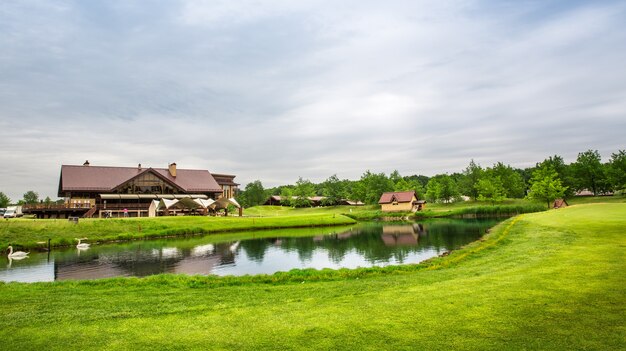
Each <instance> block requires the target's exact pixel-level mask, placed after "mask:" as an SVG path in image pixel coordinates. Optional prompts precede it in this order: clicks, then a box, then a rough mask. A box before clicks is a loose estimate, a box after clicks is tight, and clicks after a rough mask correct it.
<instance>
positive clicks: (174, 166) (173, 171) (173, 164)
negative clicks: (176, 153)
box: [169, 162, 176, 177]
mask: <svg viewBox="0 0 626 351" xmlns="http://www.w3.org/2000/svg"><path fill="white" fill-rule="evenodd" d="M169 169H170V175H171V176H172V177H176V163H173V162H172V164H170V165H169Z"/></svg>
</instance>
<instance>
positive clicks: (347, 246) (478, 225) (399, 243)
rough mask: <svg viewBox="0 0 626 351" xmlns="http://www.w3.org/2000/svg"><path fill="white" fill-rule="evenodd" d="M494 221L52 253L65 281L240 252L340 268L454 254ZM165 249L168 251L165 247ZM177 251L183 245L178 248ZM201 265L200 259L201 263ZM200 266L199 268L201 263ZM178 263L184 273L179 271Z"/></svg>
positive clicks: (173, 268)
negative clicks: (351, 260)
mask: <svg viewBox="0 0 626 351" xmlns="http://www.w3.org/2000/svg"><path fill="white" fill-rule="evenodd" d="M497 222H498V221H497V220H450V219H445V220H430V221H424V222H419V223H413V224H383V223H371V224H362V225H360V226H359V227H357V228H353V229H351V230H347V231H344V232H341V233H336V234H329V235H318V236H315V237H312V236H309V237H281V238H265V239H252V240H243V241H241V242H239V244H238V245H237V244H236V243H233V242H224V243H215V244H209V245H206V244H205V245H200V246H197V245H196V246H193V247H184V246H183V247H181V248H177V247H176V244H175V243H173V242H169V243H167V244H165V245H164V243H163V242H159V241H155V242H150V241H146V242H142V243H133V244H126V245H115V246H111V247H108V248H106V247H101V248H99V249H90V250H87V251H83V252H80V255H77V253H76V252H75V250H68V251H66V252H58V251H57V252H55V253H54V256H55V257H54V261H55V263H54V265H55V274H59V273H60V274H64V275H66V276H68V277H71V276H74V275H78V274H82V273H80V272H79V269H82V268H80V267H79V266H82V267H84V269H85V270H96V269H97V270H98V271H99V272H100V274H103V275H105V276H106V274H109V273H110V274H111V275H113V274H115V275H134V276H146V275H151V274H158V273H164V272H179V270H180V269H186V268H185V267H191V266H193V267H192V268H193V269H196V268H197V269H203V267H205V266H206V267H207V268H206V269H207V272H209V271H210V270H211V269H212V268H211V267H213V266H214V265H218V266H220V265H222V266H223V265H233V264H235V263H236V258H237V257H236V256H237V255H238V254H241V253H245V254H246V255H247V257H248V258H249V259H250V260H253V261H256V262H262V261H263V260H264V258H265V255H266V253H267V252H268V250H269V249H270V248H277V249H279V250H281V251H283V252H295V253H297V255H298V257H299V258H300V260H301V261H303V262H310V261H312V260H313V257H314V255H315V253H316V250H317V252H318V253H320V252H321V253H323V254H326V255H327V256H328V259H329V260H330V261H331V262H333V263H335V264H340V263H341V262H342V261H343V260H344V259H345V257H346V255H348V254H349V253H355V254H357V255H360V256H361V257H363V259H364V260H366V261H367V262H370V263H382V262H385V263H387V262H390V261H395V262H400V263H402V262H405V261H406V259H407V257H408V256H409V255H410V254H412V253H418V252H420V251H423V250H431V249H432V250H435V251H437V252H440V251H443V250H452V249H457V248H459V247H461V246H463V245H466V244H467V243H469V242H472V241H475V240H477V239H478V238H480V237H481V236H482V234H483V233H484V232H485V229H487V228H489V227H492V226H493V225H495V224H496V223H497ZM164 246H167V247H164ZM181 246H182V245H181ZM201 260H205V261H206V262H204V261H201ZM201 262H203V263H201ZM181 264H182V266H183V268H181Z"/></svg>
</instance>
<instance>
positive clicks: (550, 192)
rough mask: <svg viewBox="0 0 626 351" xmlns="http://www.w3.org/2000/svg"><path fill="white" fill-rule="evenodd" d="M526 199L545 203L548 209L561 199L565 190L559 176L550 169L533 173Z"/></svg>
mask: <svg viewBox="0 0 626 351" xmlns="http://www.w3.org/2000/svg"><path fill="white" fill-rule="evenodd" d="M530 184H531V185H530V191H529V192H528V197H529V198H531V199H534V200H539V201H546V202H547V203H548V208H550V203H552V202H553V201H554V200H555V199H558V198H560V197H563V195H564V194H565V190H567V188H565V187H564V186H563V185H562V184H561V180H560V179H559V174H558V173H557V172H556V171H555V170H554V169H552V168H551V167H542V168H539V169H537V170H535V171H534V172H533V177H532V178H531V179H530Z"/></svg>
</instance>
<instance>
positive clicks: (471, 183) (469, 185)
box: [459, 160, 484, 200]
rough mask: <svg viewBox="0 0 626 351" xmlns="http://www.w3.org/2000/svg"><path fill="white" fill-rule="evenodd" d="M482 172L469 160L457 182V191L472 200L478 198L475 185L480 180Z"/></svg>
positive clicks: (478, 166) (480, 168) (477, 165)
mask: <svg viewBox="0 0 626 351" xmlns="http://www.w3.org/2000/svg"><path fill="white" fill-rule="evenodd" d="M483 172H484V170H483V169H482V167H480V165H479V164H476V163H475V162H474V160H471V161H470V163H469V165H468V166H467V168H465V170H464V171H463V177H462V178H461V179H460V182H459V190H460V192H461V193H462V194H463V195H466V196H469V197H470V198H472V200H476V199H477V198H478V189H477V188H476V185H477V184H478V181H479V180H480V178H481V176H482V174H483Z"/></svg>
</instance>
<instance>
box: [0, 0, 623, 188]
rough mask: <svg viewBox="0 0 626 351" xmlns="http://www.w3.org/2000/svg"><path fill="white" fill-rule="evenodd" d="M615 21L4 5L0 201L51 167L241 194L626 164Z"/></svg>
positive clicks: (549, 8)
mask: <svg viewBox="0 0 626 351" xmlns="http://www.w3.org/2000/svg"><path fill="white" fill-rule="evenodd" d="M625 140H626V3H625V2H624V1H573V0H565V1H551V0H533V1H517V0H511V1H503V0H499V1H496V0H485V1H472V0H463V1H460V0H459V1H434V0H432V1H419V0H407V1H401V0H397V1H394V0H390V1H364V0H344V1H323V0H319V1H308V0H298V1H287V0H285V1H281V0H238V1H231V0H225V1H221V0H211V1H200V0H179V1H174V0H172V1H146V0H143V1H129V0H118V1H114V0H107V1H104V0H103V1H79V0H76V1H62V0H58V1H51V0H41V1H38V0H3V1H2V2H0V146H1V150H0V163H1V164H2V167H0V191H2V192H4V193H5V194H7V195H9V196H10V197H11V198H12V199H13V200H18V199H20V198H21V197H22V194H23V193H24V192H26V191H27V190H35V191H37V192H39V194H40V196H41V197H42V198H43V197H45V196H50V197H52V198H56V191H57V187H58V178H59V172H60V166H61V165H62V164H82V163H83V162H84V161H85V160H87V159H88V160H89V161H90V162H91V164H92V165H119V166H136V165H137V164H138V163H142V165H144V167H148V166H152V167H165V166H167V164H168V163H169V162H176V163H177V164H178V167H179V168H202V169H208V170H210V171H212V172H218V173H219V172H222V173H232V174H236V175H237V180H239V182H241V183H242V184H246V183H247V182H249V181H252V180H255V179H260V180H261V181H262V182H263V184H264V185H265V186H276V185H279V184H285V183H294V182H295V181H296V180H297V178H298V176H302V177H304V178H308V179H310V180H312V181H315V182H318V181H322V180H324V179H325V178H327V177H328V176H330V175H332V174H335V173H336V174H337V175H338V176H339V177H340V178H349V179H357V178H359V177H360V175H361V174H362V173H363V171H365V170H366V169H369V170H372V171H374V172H386V173H389V172H391V171H392V170H394V169H397V170H399V171H400V173H401V174H403V175H410V174H425V175H434V174H436V173H444V172H454V171H459V170H461V169H462V168H464V167H465V166H466V165H467V164H468V162H469V160H470V159H472V158H473V159H475V160H476V161H477V162H478V163H480V164H482V165H483V166H489V165H491V164H492V163H494V162H496V161H504V162H506V163H510V164H512V165H513V166H517V167H525V166H530V165H533V164H534V163H535V162H537V161H541V160H543V159H544V158H545V157H547V156H550V155H554V154H559V155H561V156H563V157H564V158H565V160H566V161H567V162H571V161H573V160H575V158H576V155H577V154H578V152H581V151H585V150H587V149H590V148H591V149H597V150H598V151H600V153H601V154H602V155H603V157H604V158H605V159H608V157H610V154H611V153H612V152H616V151H617V150H618V149H624V148H626V142H625Z"/></svg>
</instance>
